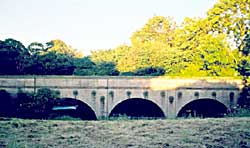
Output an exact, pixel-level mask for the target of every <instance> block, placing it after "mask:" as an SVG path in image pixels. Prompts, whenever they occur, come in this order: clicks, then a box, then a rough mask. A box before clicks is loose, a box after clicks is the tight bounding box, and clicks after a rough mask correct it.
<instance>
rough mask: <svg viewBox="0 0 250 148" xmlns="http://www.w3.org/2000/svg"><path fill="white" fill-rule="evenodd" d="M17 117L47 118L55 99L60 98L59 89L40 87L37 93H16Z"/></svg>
mask: <svg viewBox="0 0 250 148" xmlns="http://www.w3.org/2000/svg"><path fill="white" fill-rule="evenodd" d="M16 96H17V97H16V100H15V103H16V109H17V112H18V115H17V117H20V118H33V119H34V118H38V119H43V118H47V117H48V114H49V112H50V110H51V108H52V106H51V105H52V104H53V102H54V99H56V98H58V97H59V96H58V93H57V91H54V90H50V89H48V88H41V89H38V90H37V92H36V93H32V92H26V91H22V90H21V89H20V90H19V91H18V93H17V95H16Z"/></svg>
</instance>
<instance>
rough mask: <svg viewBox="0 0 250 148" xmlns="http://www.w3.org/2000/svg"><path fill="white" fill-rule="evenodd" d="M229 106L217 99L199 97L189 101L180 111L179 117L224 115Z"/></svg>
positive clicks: (216, 116) (215, 116)
mask: <svg viewBox="0 0 250 148" xmlns="http://www.w3.org/2000/svg"><path fill="white" fill-rule="evenodd" d="M226 113H227V107H226V106H225V105H224V104H222V103H221V102H219V101H217V100H215V99H198V100H194V101H191V102H189V103H188V104H186V105H185V106H184V107H182V108H181V110H180V111H179V112H178V115H177V117H201V118H209V117H214V118H218V117H223V116H224V115H225V114H226Z"/></svg>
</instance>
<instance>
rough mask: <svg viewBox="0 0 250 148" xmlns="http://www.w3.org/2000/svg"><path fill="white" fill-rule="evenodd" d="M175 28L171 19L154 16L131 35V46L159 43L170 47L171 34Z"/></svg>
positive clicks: (172, 37)
mask: <svg viewBox="0 0 250 148" xmlns="http://www.w3.org/2000/svg"><path fill="white" fill-rule="evenodd" d="M175 27H176V24H175V22H174V21H173V20H172V19H171V18H166V17H163V16H155V17H153V18H151V19H149V21H148V22H147V24H146V25H144V27H143V28H142V29H141V30H139V31H136V32H134V33H133V35H132V37H131V42H132V45H133V46H137V45H139V46H140V44H144V43H148V42H161V43H164V44H168V45H169V46H172V44H173V43H172V40H173V39H174V36H173V32H174V29H175Z"/></svg>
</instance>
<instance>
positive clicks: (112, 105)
mask: <svg viewBox="0 0 250 148" xmlns="http://www.w3.org/2000/svg"><path fill="white" fill-rule="evenodd" d="M43 87H47V88H50V89H53V90H58V91H60V97H61V98H68V99H76V100H78V102H79V103H80V104H82V105H84V106H85V111H83V112H87V113H88V112H89V113H91V112H92V113H93V116H96V117H97V118H99V117H107V116H113V115H117V114H126V115H129V116H133V115H135V116H137V115H138V116H157V117H166V118H175V117H177V116H182V115H188V114H189V115H190V114H191V115H195V114H202V113H205V114H207V115H209V114H216V115H219V114H223V113H225V111H226V110H227V109H230V108H232V107H234V106H235V105H236V104H237V101H238V97H239V93H240V90H241V87H242V82H241V80H239V79H233V78H216V79H212V78H179V77H82V76H1V77H0V89H5V90H8V91H9V92H16V91H17V90H18V89H22V90H25V91H37V90H38V89H39V88H43Z"/></svg>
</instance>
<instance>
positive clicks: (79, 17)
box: [0, 0, 217, 55]
mask: <svg viewBox="0 0 250 148" xmlns="http://www.w3.org/2000/svg"><path fill="white" fill-rule="evenodd" d="M216 2H217V0H0V40H4V39H6V38H14V39H16V40H19V41H21V42H22V43H23V44H24V45H25V46H27V45H29V44H30V43H31V42H34V41H37V42H41V43H46V42H48V41H50V40H52V39H61V40H63V41H64V42H65V43H66V44H68V45H71V46H72V47H74V48H77V49H79V50H82V51H83V53H84V55H86V54H88V53H89V52H90V50H96V49H110V48H115V47H117V46H119V45H121V44H129V43H130V37H131V35H132V33H133V32H134V31H136V30H139V29H140V28H142V27H143V25H144V24H146V22H147V21H148V19H149V18H152V17H153V16H154V15H161V16H166V17H167V16H170V17H173V18H174V19H175V21H177V22H178V23H180V22H182V20H183V19H184V18H185V17H204V16H205V15H206V11H207V10H208V9H209V8H211V7H212V6H213V5H214V4H215V3H216Z"/></svg>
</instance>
